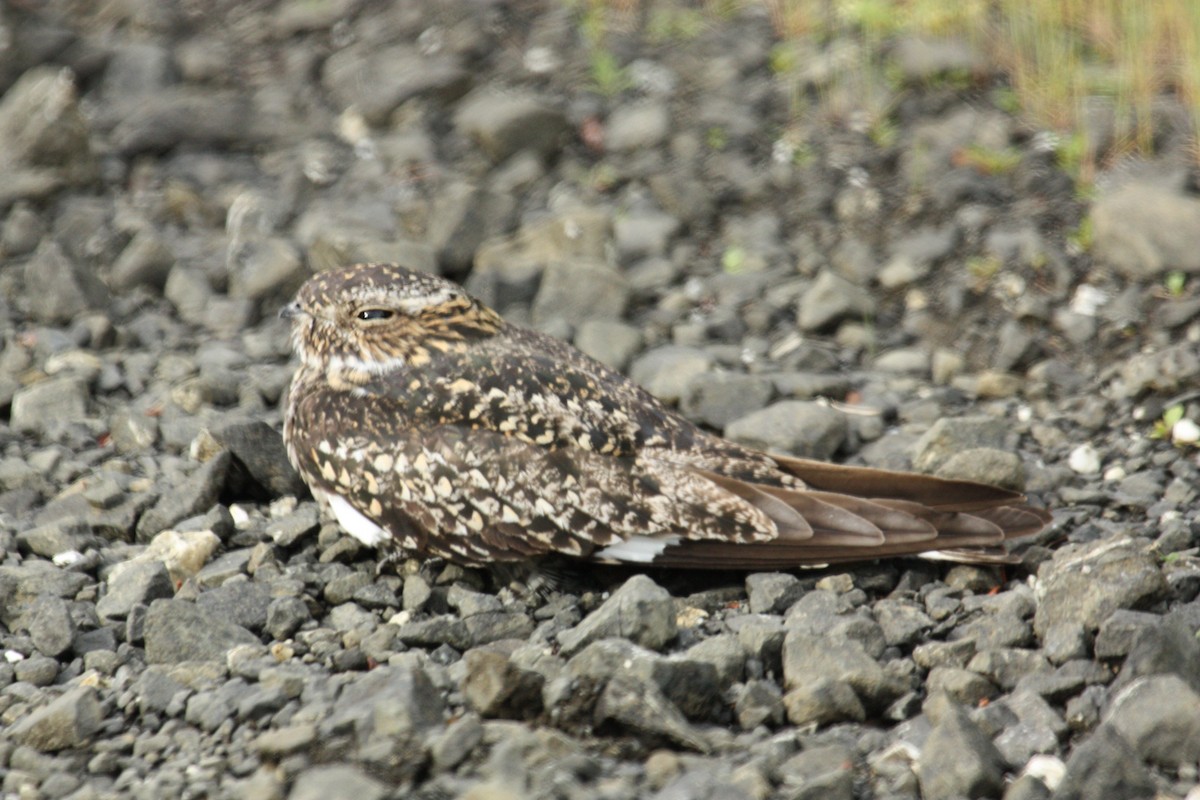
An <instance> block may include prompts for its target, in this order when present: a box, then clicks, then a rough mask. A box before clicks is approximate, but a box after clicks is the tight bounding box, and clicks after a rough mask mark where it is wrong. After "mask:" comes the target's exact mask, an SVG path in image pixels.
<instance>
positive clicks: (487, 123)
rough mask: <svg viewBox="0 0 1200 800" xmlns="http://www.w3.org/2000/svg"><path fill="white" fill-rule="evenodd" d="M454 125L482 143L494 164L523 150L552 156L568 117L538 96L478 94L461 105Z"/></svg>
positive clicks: (557, 147) (562, 136) (475, 93)
mask: <svg viewBox="0 0 1200 800" xmlns="http://www.w3.org/2000/svg"><path fill="white" fill-rule="evenodd" d="M454 124H455V127H457V128H458V129H459V130H460V131H461V132H462V133H464V134H466V135H467V136H469V137H470V138H472V139H474V140H475V141H476V142H478V143H479V146H480V147H481V148H483V151H484V152H485V153H487V154H488V156H489V157H491V159H492V161H494V162H500V161H503V160H505V159H506V158H508V157H509V156H511V155H513V154H514V153H517V152H519V151H521V150H531V151H533V152H534V153H536V154H538V155H540V156H543V157H549V156H552V155H554V154H556V153H557V152H558V151H559V149H560V148H561V147H562V143H563V141H564V138H565V134H566V132H567V127H568V124H567V118H566V115H565V114H563V112H562V111H560V110H558V109H556V108H553V107H552V106H551V105H550V104H549V103H547V102H546V101H545V100H543V99H542V98H541V97H539V96H538V95H535V94H532V93H528V92H509V93H503V94H501V93H498V92H492V91H478V92H474V93H472V94H471V95H470V96H469V97H467V98H465V99H464V100H463V101H462V102H461V103H459V106H458V111H457V112H456V113H455V115H454Z"/></svg>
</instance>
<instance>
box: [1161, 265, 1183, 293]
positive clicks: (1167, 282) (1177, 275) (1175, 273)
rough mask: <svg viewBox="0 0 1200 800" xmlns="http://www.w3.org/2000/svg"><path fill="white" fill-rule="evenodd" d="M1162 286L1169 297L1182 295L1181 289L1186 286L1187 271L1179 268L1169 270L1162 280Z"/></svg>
mask: <svg viewBox="0 0 1200 800" xmlns="http://www.w3.org/2000/svg"><path fill="white" fill-rule="evenodd" d="M1163 286H1164V287H1166V290H1167V294H1169V295H1170V296H1171V297H1182V296H1183V289H1184V287H1185V286H1187V273H1186V272H1184V271H1183V270H1179V269H1175V270H1171V271H1170V272H1168V273H1167V277H1166V278H1165V279H1164V280H1163Z"/></svg>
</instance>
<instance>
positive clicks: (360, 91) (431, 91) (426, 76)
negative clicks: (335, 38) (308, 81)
mask: <svg viewBox="0 0 1200 800" xmlns="http://www.w3.org/2000/svg"><path fill="white" fill-rule="evenodd" d="M321 81H322V83H324V84H325V86H326V87H328V88H329V91H330V93H331V94H332V96H333V99H334V101H335V102H337V103H338V104H339V105H340V106H341V107H342V108H348V107H351V106H353V107H354V108H355V109H356V110H358V111H359V112H361V113H362V115H363V116H364V117H366V119H367V121H368V122H371V123H374V124H383V123H385V122H387V119H388V116H389V115H390V114H391V113H392V112H393V111H394V110H395V109H396V108H397V107H398V106H400V104H402V103H404V102H405V101H407V100H410V99H413V98H418V97H428V98H432V99H436V100H441V101H449V100H454V99H456V98H458V97H461V96H462V95H463V94H464V93H465V92H466V91H467V89H468V88H470V86H471V72H470V71H468V70H467V69H465V68H464V67H463V66H462V64H461V63H459V59H458V58H457V57H456V56H455V55H454V54H452V53H448V52H444V51H443V52H436V53H425V52H422V50H421V49H420V48H419V47H417V46H415V45H413V44H407V43H405V44H395V45H391V46H388V47H380V46H379V45H378V44H377V43H375V42H373V41H363V42H360V43H356V44H353V45H351V46H350V47H346V48H343V49H341V50H338V51H337V52H335V53H333V54H332V55H331V56H329V58H328V59H326V60H325V64H324V67H323V68H322V71H321Z"/></svg>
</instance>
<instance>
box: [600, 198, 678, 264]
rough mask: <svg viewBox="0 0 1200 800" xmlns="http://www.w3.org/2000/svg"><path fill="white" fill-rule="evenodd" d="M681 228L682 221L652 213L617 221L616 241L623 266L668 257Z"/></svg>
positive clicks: (627, 215)
mask: <svg viewBox="0 0 1200 800" xmlns="http://www.w3.org/2000/svg"><path fill="white" fill-rule="evenodd" d="M680 226H681V223H680V222H679V218H678V217H675V216H673V215H671V214H665V213H663V212H661V211H650V210H648V211H642V212H637V213H629V214H625V215H622V216H619V217H617V219H616V220H615V221H614V222H613V240H614V243H615V244H616V247H617V255H618V257H619V258H620V261H621V263H622V264H628V263H630V262H633V261H636V260H637V259H640V258H647V257H660V256H665V255H666V254H667V251H668V248H669V247H670V244H671V240H672V239H673V238H674V237H675V234H676V233H678V232H679V228H680Z"/></svg>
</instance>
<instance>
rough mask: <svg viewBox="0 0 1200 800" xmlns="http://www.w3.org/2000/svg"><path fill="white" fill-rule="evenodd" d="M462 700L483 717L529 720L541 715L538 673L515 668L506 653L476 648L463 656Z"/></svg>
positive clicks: (539, 676) (542, 681)
mask: <svg viewBox="0 0 1200 800" xmlns="http://www.w3.org/2000/svg"><path fill="white" fill-rule="evenodd" d="M463 663H464V665H465V667H466V674H465V675H464V676H463V679H462V693H463V698H464V699H466V701H467V704H468V705H469V706H471V708H473V709H475V710H476V711H478V712H479V713H480V714H481V715H482V716H484V717H504V718H508V719H530V718H532V717H535V716H537V715H538V714H540V713H541V711H542V685H543V684H544V683H545V678H543V677H542V676H541V675H540V674H538V673H537V672H534V671H532V670H528V669H522V668H521V667H518V666H517V665H515V664H513V663H512V662H511V661H510V660H509V659H508V657H507V656H505V655H504V654H503V653H501V652H498V651H494V650H485V649H480V648H475V649H472V650H468V651H467V652H466V653H464V654H463Z"/></svg>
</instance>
